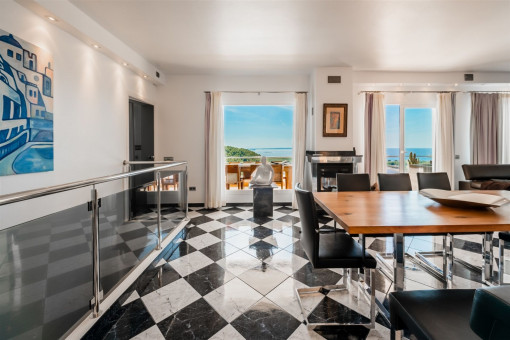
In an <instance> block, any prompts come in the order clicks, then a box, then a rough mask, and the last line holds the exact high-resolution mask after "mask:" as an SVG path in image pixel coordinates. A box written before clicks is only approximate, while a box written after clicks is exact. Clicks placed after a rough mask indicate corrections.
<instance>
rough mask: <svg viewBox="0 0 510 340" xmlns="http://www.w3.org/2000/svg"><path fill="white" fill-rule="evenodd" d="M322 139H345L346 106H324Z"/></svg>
mask: <svg viewBox="0 0 510 340" xmlns="http://www.w3.org/2000/svg"><path fill="white" fill-rule="evenodd" d="M322 122H323V124H322V136H323V137H347V104H324V112H323V115H322Z"/></svg>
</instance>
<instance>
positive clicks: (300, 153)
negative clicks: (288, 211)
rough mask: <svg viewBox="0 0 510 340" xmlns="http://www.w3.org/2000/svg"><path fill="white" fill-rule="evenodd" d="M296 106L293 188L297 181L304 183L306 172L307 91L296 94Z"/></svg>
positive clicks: (294, 207)
mask: <svg viewBox="0 0 510 340" xmlns="http://www.w3.org/2000/svg"><path fill="white" fill-rule="evenodd" d="M295 100H296V103H295V107H294V140H293V142H292V160H293V162H294V165H293V168H294V170H293V172H294V173H293V176H292V189H294V186H295V185H296V183H301V184H303V180H304V173H305V151H306V150H305V149H306V111H307V106H306V93H296V94H295ZM292 208H293V209H297V208H298V206H297V201H296V194H295V192H294V190H292Z"/></svg>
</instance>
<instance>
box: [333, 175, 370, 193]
mask: <svg viewBox="0 0 510 340" xmlns="http://www.w3.org/2000/svg"><path fill="white" fill-rule="evenodd" d="M336 187H337V191H370V176H369V175H368V174H336Z"/></svg>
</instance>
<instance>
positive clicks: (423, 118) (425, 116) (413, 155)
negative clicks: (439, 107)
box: [385, 104, 435, 188]
mask: <svg viewBox="0 0 510 340" xmlns="http://www.w3.org/2000/svg"><path fill="white" fill-rule="evenodd" d="M434 111H435V109H433V108H430V107H404V106H402V105H399V104H390V105H385V113H386V157H387V172H388V173H399V172H408V173H410V175H411V182H412V183H413V188H416V173H417V172H431V171H432V138H433V130H432V129H433V125H432V121H433V115H434Z"/></svg>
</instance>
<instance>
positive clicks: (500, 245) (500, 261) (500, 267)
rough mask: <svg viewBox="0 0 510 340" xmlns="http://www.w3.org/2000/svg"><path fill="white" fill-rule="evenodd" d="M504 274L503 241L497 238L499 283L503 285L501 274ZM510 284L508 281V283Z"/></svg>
mask: <svg viewBox="0 0 510 340" xmlns="http://www.w3.org/2000/svg"><path fill="white" fill-rule="evenodd" d="M504 275H505V241H503V240H502V239H499V280H498V281H499V285H500V286H502V285H504V284H505V283H504V280H503V276H504ZM508 284H510V283H508Z"/></svg>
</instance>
